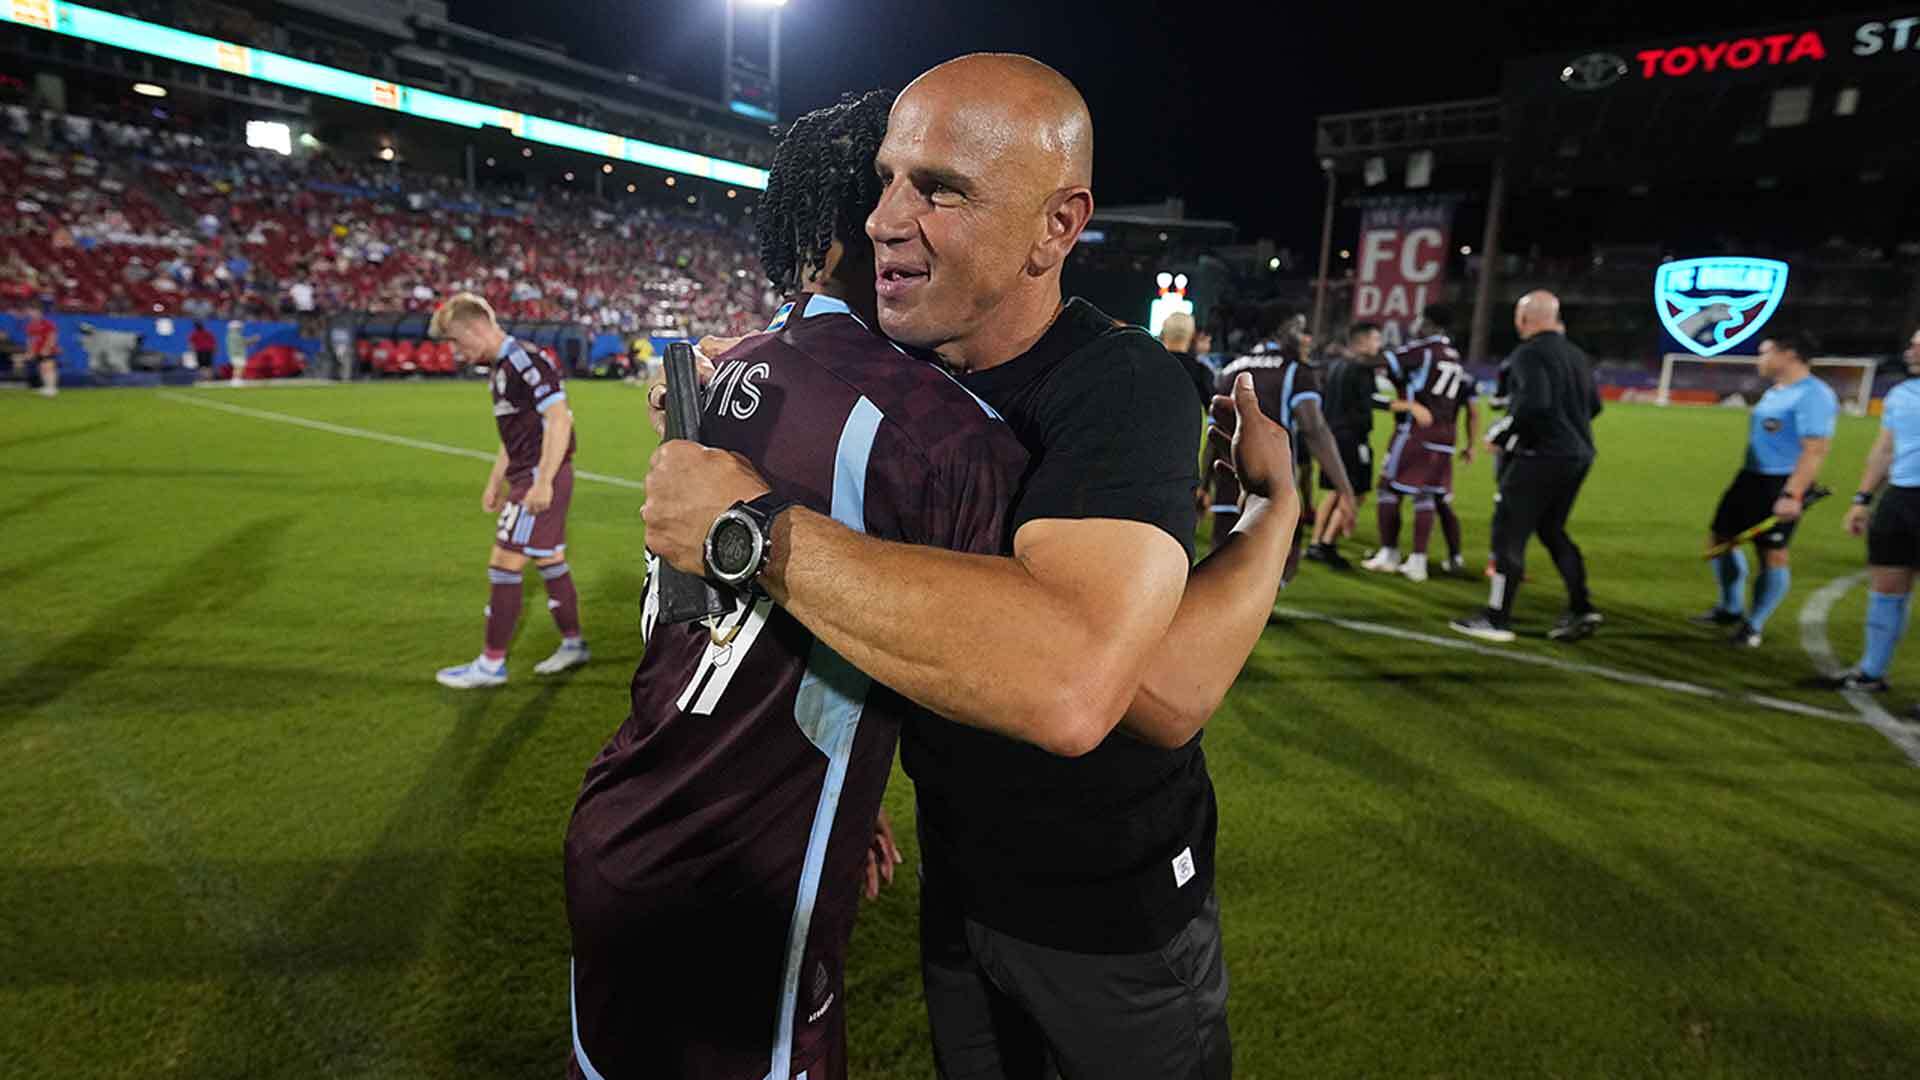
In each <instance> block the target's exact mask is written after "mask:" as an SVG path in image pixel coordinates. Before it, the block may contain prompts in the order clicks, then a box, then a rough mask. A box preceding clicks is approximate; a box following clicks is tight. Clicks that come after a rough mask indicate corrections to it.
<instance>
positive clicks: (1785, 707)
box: [1273, 607, 1858, 723]
mask: <svg viewBox="0 0 1920 1080" xmlns="http://www.w3.org/2000/svg"><path fill="white" fill-rule="evenodd" d="M1273 613H1274V614H1275V615H1278V616H1280V617H1281V618H1284V619H1299V620H1302V621H1305V622H1320V623H1326V624H1328V625H1330V626H1338V627H1340V628H1341V629H1342V630H1352V631H1354V632H1355V633H1359V634H1373V635H1375V636H1377V637H1390V638H1399V639H1400V640H1402V641H1417V642H1420V643H1421V644H1423V645H1432V646H1435V647H1437V648H1442V649H1452V650H1454V651H1456V652H1468V653H1474V654H1476V655H1478V656H1491V657H1494V658H1495V659H1498V660H1505V661H1507V662H1509V663H1514V664H1531V665H1533V666H1535V667H1543V668H1552V669H1553V670H1555V671H1569V672H1574V673H1577V674H1581V675H1594V676H1597V677H1599V678H1602V679H1610V680H1612V681H1614V682H1617V683H1626V684H1627V685H1629V686H1645V687H1649V688H1651V689H1655V690H1667V691H1671V692H1673V693H1676V694H1687V695H1690V696H1693V697H1702V698H1715V699H1718V700H1721V701H1731V702H1735V703H1738V704H1741V705H1758V706H1760V707H1761V708H1763V709H1773V710H1775V711H1776V712H1784V713H1792V714H1794V715H1795V716H1809V717H1813V718H1814V719H1816V720H1837V721H1840V722H1842V723H1856V722H1858V718H1856V717H1855V716H1854V715H1853V714H1851V713H1844V712H1841V711H1839V710H1837V709H1823V708H1820V707H1819V706H1818V705H1803V704H1801V703H1800V702H1798V701H1788V700H1786V699H1785V698H1777V697H1769V696H1767V695H1765V694H1748V693H1740V692H1735V691H1731V690H1718V689H1715V688H1714V687H1711V686H1702V685H1700V684H1699V683H1690V682H1683V681H1681V680H1679V679H1666V678H1662V677H1660V676H1658V675H1642V674H1640V673H1639V672H1636V671H1622V670H1621V669H1619V668H1610V667H1605V666H1603V665H1600V664H1589V663H1586V662H1584V661H1580V660H1562V659H1561V658H1559V657H1557V656H1541V655H1539V654H1537V653H1530V652H1522V651H1520V650H1517V649H1497V648H1494V647H1493V646H1491V645H1481V644H1478V643H1476V642H1472V641H1462V640H1460V639H1459V638H1452V637H1441V636H1440V635H1438V634H1423V633H1421V632H1420V631H1418V630H1405V629H1402V628H1400V627H1398V626H1388V625H1386V624H1385V623H1373V622H1361V621H1359V620H1357V619H1342V618H1339V617H1338V616H1334V615H1322V614H1320V613H1319V612H1315V611H1305V610H1303V609H1300V608H1291V607H1276V608H1274V609H1273Z"/></svg>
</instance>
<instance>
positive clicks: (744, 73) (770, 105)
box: [720, 0, 787, 124]
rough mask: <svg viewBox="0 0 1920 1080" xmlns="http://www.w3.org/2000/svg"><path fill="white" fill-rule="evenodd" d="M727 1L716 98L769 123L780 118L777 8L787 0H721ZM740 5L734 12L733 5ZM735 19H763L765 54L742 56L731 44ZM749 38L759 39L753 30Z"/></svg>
mask: <svg viewBox="0 0 1920 1080" xmlns="http://www.w3.org/2000/svg"><path fill="white" fill-rule="evenodd" d="M725 3H726V5H727V31H726V35H725V36H726V48H727V54H726V62H725V63H724V64H723V65H722V66H721V74H720V78H721V80H722V81H721V86H720V94H721V97H720V100H721V101H722V102H724V103H725V104H726V106H727V108H728V109H729V110H731V111H732V112H735V113H737V114H739V115H741V116H745V117H747V118H749V119H753V120H759V121H762V122H764V123H768V124H773V123H778V122H779V120H780V9H781V8H784V7H786V6H787V0H725ZM736 7H738V8H744V9H746V10H745V11H744V12H742V13H740V14H739V15H736V14H735V12H734V9H735V8H736ZM736 19H741V20H748V21H751V20H758V19H765V20H766V31H767V32H766V37H765V39H764V40H765V43H766V54H765V56H764V57H760V56H742V55H741V53H740V51H739V50H738V49H737V48H736V47H735V41H734V24H735V21H736ZM750 40H752V41H754V42H755V43H756V44H758V43H759V41H760V40H761V39H760V37H759V36H758V35H757V34H756V35H754V36H753V37H752V38H751V39H750Z"/></svg>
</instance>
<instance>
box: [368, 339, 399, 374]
mask: <svg viewBox="0 0 1920 1080" xmlns="http://www.w3.org/2000/svg"><path fill="white" fill-rule="evenodd" d="M373 370H375V371H377V372H379V373H380V374H382V375H391V374H393V373H394V372H395V371H397V370H399V369H398V368H397V367H395V366H394V363H393V342H391V341H388V340H386V339H385V338H382V339H380V340H379V341H376V342H374V343H373Z"/></svg>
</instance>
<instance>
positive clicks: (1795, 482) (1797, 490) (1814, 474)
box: [1773, 438, 1833, 521]
mask: <svg viewBox="0 0 1920 1080" xmlns="http://www.w3.org/2000/svg"><path fill="white" fill-rule="evenodd" d="M1832 448H1833V440H1832V439H1828V438H1812V439H1801V440H1800V460H1798V461H1796V462H1794V464H1793V475H1792V476H1789V477H1787V484H1786V486H1785V487H1783V488H1781V489H1780V498H1779V499H1777V500H1775V501H1774V504H1773V512H1774V514H1775V516H1777V517H1779V519H1780V520H1781V521H1792V520H1793V519H1795V518H1797V517H1799V516H1800V510H1801V503H1802V501H1803V500H1804V499H1805V498H1806V497H1807V489H1808V488H1810V487H1812V486H1813V482H1814V481H1815V480H1816V479H1819V476H1820V466H1821V465H1822V464H1824V463H1825V462H1826V460H1827V452H1828V451H1829V450H1831V449H1832Z"/></svg>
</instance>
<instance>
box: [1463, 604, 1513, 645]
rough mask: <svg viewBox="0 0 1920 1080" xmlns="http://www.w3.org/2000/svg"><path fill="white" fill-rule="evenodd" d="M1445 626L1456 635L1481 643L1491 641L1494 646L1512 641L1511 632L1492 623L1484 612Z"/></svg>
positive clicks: (1478, 612)
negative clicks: (1465, 636) (1462, 635)
mask: <svg viewBox="0 0 1920 1080" xmlns="http://www.w3.org/2000/svg"><path fill="white" fill-rule="evenodd" d="M1447 625H1448V626H1449V627H1451V628H1452V629H1453V632H1454V633H1456V634H1465V635H1467V636H1468V637H1470V638H1478V639H1479V640H1481V641H1491V642H1493V643H1494V644H1496V645H1506V644H1509V643H1511V642H1512V641H1513V631H1512V630H1509V629H1507V628H1506V627H1504V626H1501V625H1500V624H1498V623H1496V622H1494V621H1493V620H1492V619H1491V618H1489V617H1488V616H1487V613H1486V612H1485V611H1484V610H1482V611H1476V612H1474V613H1473V614H1471V615H1467V616H1464V617H1462V618H1458V619H1455V620H1453V621H1452V622H1450V623H1448V624H1447Z"/></svg>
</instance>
